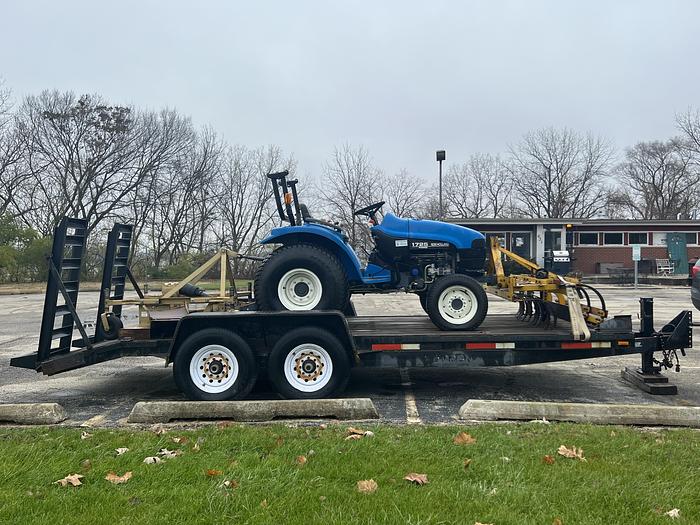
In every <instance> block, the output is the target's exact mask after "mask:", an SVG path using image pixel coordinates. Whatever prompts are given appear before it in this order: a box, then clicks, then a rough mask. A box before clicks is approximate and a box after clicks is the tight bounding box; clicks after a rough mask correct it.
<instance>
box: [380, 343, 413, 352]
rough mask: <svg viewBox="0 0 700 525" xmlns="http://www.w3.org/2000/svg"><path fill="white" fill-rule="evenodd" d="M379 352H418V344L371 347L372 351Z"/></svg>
mask: <svg viewBox="0 0 700 525" xmlns="http://www.w3.org/2000/svg"><path fill="white" fill-rule="evenodd" d="M381 350H420V344H418V343H403V344H400V343H385V344H375V345H372V351H373V352H378V351H381Z"/></svg>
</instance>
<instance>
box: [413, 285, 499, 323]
mask: <svg viewBox="0 0 700 525" xmlns="http://www.w3.org/2000/svg"><path fill="white" fill-rule="evenodd" d="M425 303H426V310H427V312H428V315H429V316H430V319H431V320H432V321H433V323H434V324H435V325H436V326H437V327H438V328H440V329H442V330H474V329H475V328H477V327H478V326H479V325H480V324H481V323H482V322H483V321H484V318H485V317H486V312H487V311H488V306H489V305H488V297H487V296H486V292H485V291H484V288H483V287H482V286H481V284H479V282H478V281H477V280H476V279H474V278H473V277H469V276H468V275H462V274H455V275H447V276H445V277H440V278H439V279H437V280H436V281H435V282H434V283H433V284H432V285H431V286H430V289H429V290H428V294H427V296H426V298H425Z"/></svg>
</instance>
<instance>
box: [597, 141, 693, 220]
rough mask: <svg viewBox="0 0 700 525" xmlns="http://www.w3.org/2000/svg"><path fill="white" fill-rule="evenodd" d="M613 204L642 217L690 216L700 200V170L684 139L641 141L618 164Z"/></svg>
mask: <svg viewBox="0 0 700 525" xmlns="http://www.w3.org/2000/svg"><path fill="white" fill-rule="evenodd" d="M618 173H619V178H620V181H621V183H622V184H621V186H620V188H619V189H618V191H616V192H615V193H614V194H613V196H612V197H611V199H610V200H611V201H612V203H613V204H616V205H617V206H618V207H619V208H622V209H626V210H628V212H629V213H630V214H631V215H632V216H633V217H638V218H641V219H676V218H677V217H679V216H680V217H682V218H686V219H687V218H690V217H692V213H693V211H694V210H697V207H698V203H699V202H700V171H698V169H697V166H694V164H693V152H692V151H691V149H689V148H688V145H687V143H685V142H684V141H682V140H680V139H671V140H667V141H665V142H660V141H654V142H639V143H638V144H636V145H635V146H633V147H632V148H629V149H628V150H627V151H626V152H625V161H624V162H623V163H622V164H621V165H620V166H619V168H618Z"/></svg>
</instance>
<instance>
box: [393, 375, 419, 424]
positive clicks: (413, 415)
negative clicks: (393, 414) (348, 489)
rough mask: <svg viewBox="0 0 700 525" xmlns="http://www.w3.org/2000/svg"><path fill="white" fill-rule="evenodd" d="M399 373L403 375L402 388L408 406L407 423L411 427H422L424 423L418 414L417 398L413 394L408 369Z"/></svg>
mask: <svg viewBox="0 0 700 525" xmlns="http://www.w3.org/2000/svg"><path fill="white" fill-rule="evenodd" d="M399 373H400V374H401V386H402V387H403V397H404V403H405V405H406V423H408V424H409V425H420V424H421V423H422V422H423V421H422V420H421V418H420V414H419V413H418V405H417V404H416V396H415V395H414V394H413V388H412V386H413V384H412V383H411V377H410V376H409V374H408V369H407V368H402V369H401V370H400V371H399Z"/></svg>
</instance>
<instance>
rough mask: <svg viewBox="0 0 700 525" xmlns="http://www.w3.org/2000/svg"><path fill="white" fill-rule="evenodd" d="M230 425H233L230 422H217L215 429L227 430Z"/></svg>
mask: <svg viewBox="0 0 700 525" xmlns="http://www.w3.org/2000/svg"><path fill="white" fill-rule="evenodd" d="M231 425H233V423H232V422H231V421H219V422H218V423H217V424H216V427H217V428H227V427H230V426H231Z"/></svg>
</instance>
